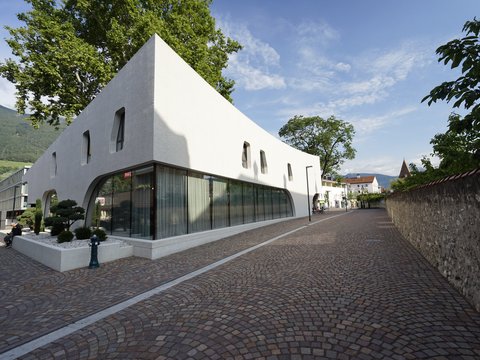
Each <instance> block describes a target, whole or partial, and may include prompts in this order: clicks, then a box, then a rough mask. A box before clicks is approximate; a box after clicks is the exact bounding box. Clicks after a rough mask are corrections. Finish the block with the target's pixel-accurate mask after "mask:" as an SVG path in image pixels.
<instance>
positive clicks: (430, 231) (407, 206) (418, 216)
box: [387, 169, 480, 311]
mask: <svg viewBox="0 0 480 360" xmlns="http://www.w3.org/2000/svg"><path fill="white" fill-rule="evenodd" d="M387 210H388V213H389V215H390V217H391V218H392V221H393V223H394V224H395V226H396V227H397V228H398V230H399V231H400V232H401V233H402V235H403V236H404V237H405V238H406V239H407V240H408V241H409V242H410V243H412V244H413V246H415V247H416V248H417V249H418V250H419V251H420V252H421V254H422V255H423V256H424V257H425V258H426V259H427V260H428V261H429V262H430V263H431V264H432V265H433V266H435V267H437V268H438V270H439V271H440V272H441V273H442V274H443V276H445V277H446V278H447V279H448V281H449V282H450V283H451V284H453V285H454V286H455V287H456V288H457V289H458V290H459V291H460V292H461V293H462V294H463V295H464V296H465V297H466V298H467V300H468V301H469V302H470V303H471V304H473V306H474V307H475V308H476V309H477V311H480V169H477V170H474V171H471V172H469V173H465V174H462V175H457V176H451V177H448V178H446V179H443V180H440V181H436V182H434V183H432V184H428V185H425V186H422V187H419V188H416V189H414V190H411V191H408V192H398V193H394V194H392V195H390V196H389V197H388V198H387Z"/></svg>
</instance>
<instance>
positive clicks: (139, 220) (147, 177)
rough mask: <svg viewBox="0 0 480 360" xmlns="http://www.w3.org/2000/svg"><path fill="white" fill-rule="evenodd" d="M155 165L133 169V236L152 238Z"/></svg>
mask: <svg viewBox="0 0 480 360" xmlns="http://www.w3.org/2000/svg"><path fill="white" fill-rule="evenodd" d="M153 188H154V187H153V166H150V167H148V168H143V169H140V170H135V171H132V210H131V219H132V220H131V221H132V235H131V236H132V237H135V238H140V239H151V238H152V228H151V227H152V225H153V224H152V222H151V218H152V214H153Z"/></svg>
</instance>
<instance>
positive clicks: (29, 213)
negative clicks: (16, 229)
mask: <svg viewBox="0 0 480 360" xmlns="http://www.w3.org/2000/svg"><path fill="white" fill-rule="evenodd" d="M17 221H18V222H19V223H20V225H22V227H28V228H30V229H31V228H32V227H33V224H34V221H35V208H27V209H25V211H24V212H23V213H22V214H21V215H19V216H17Z"/></svg>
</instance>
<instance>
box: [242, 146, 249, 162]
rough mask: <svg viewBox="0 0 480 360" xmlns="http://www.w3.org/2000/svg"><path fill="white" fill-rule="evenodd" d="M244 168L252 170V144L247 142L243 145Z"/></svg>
mask: <svg viewBox="0 0 480 360" xmlns="http://www.w3.org/2000/svg"><path fill="white" fill-rule="evenodd" d="M242 166H243V167H244V168H245V169H249V168H250V144H249V143H248V142H246V141H245V142H244V143H243V150H242Z"/></svg>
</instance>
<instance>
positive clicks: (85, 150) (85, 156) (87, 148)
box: [82, 131, 92, 165]
mask: <svg viewBox="0 0 480 360" xmlns="http://www.w3.org/2000/svg"><path fill="white" fill-rule="evenodd" d="M91 157H92V148H91V142H90V131H85V132H84V133H83V144H82V165H85V164H88V163H89V162H90V159H91Z"/></svg>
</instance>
